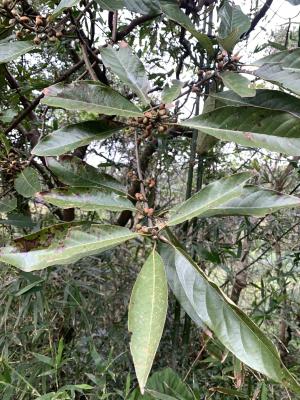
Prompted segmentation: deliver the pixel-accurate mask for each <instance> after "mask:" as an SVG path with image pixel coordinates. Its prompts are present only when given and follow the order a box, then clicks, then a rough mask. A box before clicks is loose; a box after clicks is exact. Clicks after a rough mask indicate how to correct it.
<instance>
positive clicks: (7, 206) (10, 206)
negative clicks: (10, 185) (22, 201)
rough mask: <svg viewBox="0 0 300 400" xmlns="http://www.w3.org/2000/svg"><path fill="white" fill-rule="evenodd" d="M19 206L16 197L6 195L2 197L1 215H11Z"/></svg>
mask: <svg viewBox="0 0 300 400" xmlns="http://www.w3.org/2000/svg"><path fill="white" fill-rule="evenodd" d="M17 206H18V201H17V199H16V197H15V196H12V195H6V196H4V197H0V213H9V212H11V211H13V210H14V209H16V208H17Z"/></svg>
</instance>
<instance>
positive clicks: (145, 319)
mask: <svg viewBox="0 0 300 400" xmlns="http://www.w3.org/2000/svg"><path fill="white" fill-rule="evenodd" d="M167 307H168V285H167V279H166V273H165V269H164V265H163V262H162V259H161V257H160V255H159V254H158V253H157V252H156V251H155V250H153V251H152V252H151V254H150V255H149V257H148V258H147V260H146V261H145V264H144V265H143V267H142V269H141V271H140V273H139V275H138V277H137V280H136V282H135V284H134V287H133V290H132V294H131V298H130V304H129V311H128V329H129V332H132V336H131V341H130V351H131V354H132V358H133V363H134V367H135V372H136V376H137V379H138V382H139V386H140V390H141V393H142V394H143V393H144V388H145V385H146V382H147V379H148V376H149V373H150V370H151V367H152V363H153V360H154V357H155V354H156V351H157V348H158V345H159V342H160V339H161V336H162V332H163V328H164V324H165V320H166V314H167Z"/></svg>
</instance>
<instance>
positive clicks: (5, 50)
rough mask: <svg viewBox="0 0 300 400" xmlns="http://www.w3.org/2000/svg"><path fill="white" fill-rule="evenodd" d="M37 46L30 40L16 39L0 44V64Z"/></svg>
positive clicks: (12, 59)
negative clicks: (15, 40)
mask: <svg viewBox="0 0 300 400" xmlns="http://www.w3.org/2000/svg"><path fill="white" fill-rule="evenodd" d="M36 48H37V46H36V45H35V44H34V43H33V42H31V41H28V42H26V41H17V42H9V43H1V44H0V64H4V63H8V62H10V61H14V60H15V59H16V58H18V57H20V56H22V55H23V54H26V53H29V52H30V51H32V50H34V49H36Z"/></svg>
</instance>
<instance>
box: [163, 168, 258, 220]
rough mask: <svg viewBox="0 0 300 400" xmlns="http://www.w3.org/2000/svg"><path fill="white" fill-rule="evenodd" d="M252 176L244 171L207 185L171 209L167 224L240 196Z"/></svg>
mask: <svg viewBox="0 0 300 400" xmlns="http://www.w3.org/2000/svg"><path fill="white" fill-rule="evenodd" d="M250 178H251V174H249V173H247V172H243V173H239V174H236V175H232V176H230V177H228V178H222V179H220V180H218V181H216V182H213V183H211V184H209V185H207V186H206V187H205V188H203V189H202V190H200V191H199V192H197V193H196V194H194V195H193V196H192V197H191V198H189V199H188V200H186V201H185V202H183V203H182V204H179V205H178V206H177V207H175V208H173V209H171V210H170V219H169V221H168V222H167V224H168V225H169V226H172V225H177V224H180V223H181V222H184V221H187V220H189V219H191V218H194V217H196V216H199V215H201V214H204V213H205V212H207V211H209V210H210V209H212V208H214V207H217V206H218V205H220V204H223V203H225V202H226V201H228V200H231V199H233V198H235V197H238V196H240V194H241V193H242V187H243V185H244V184H245V183H246V181H247V180H249V179H250Z"/></svg>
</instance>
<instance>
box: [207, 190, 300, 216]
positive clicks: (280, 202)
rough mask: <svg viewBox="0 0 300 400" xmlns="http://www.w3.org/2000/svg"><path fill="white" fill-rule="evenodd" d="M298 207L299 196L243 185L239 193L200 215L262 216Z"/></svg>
mask: <svg viewBox="0 0 300 400" xmlns="http://www.w3.org/2000/svg"><path fill="white" fill-rule="evenodd" d="M294 207H300V198H299V197H296V196H291V195H288V194H284V193H279V192H276V191H274V190H268V189H264V188H260V187H257V186H245V187H244V188H243V190H242V192H241V195H240V196H238V197H236V198H234V199H232V200H229V201H227V202H225V203H223V204H220V205H219V206H218V207H214V208H212V209H210V210H209V211H207V212H205V213H204V214H202V217H211V216H216V215H218V216H223V215H250V216H255V217H263V216H265V215H267V214H271V213H274V212H276V211H278V210H281V209H284V210H286V209H289V208H294Z"/></svg>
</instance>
